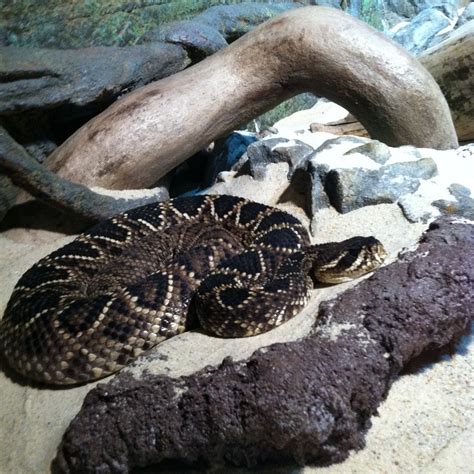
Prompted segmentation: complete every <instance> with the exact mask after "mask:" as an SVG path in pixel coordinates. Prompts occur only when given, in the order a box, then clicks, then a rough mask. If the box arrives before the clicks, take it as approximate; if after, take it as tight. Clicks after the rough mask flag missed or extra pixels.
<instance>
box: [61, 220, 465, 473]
mask: <svg viewBox="0 0 474 474" xmlns="http://www.w3.org/2000/svg"><path fill="white" fill-rule="evenodd" d="M473 243H474V226H472V225H468V224H461V223H452V222H450V221H449V220H448V219H446V218H445V219H443V220H439V221H437V222H436V223H434V224H432V225H431V230H430V232H428V233H427V234H426V235H425V237H424V238H423V239H422V243H421V245H420V246H419V248H418V249H417V250H416V251H415V252H413V253H408V254H405V255H404V256H403V257H402V259H401V260H400V261H399V262H397V263H394V264H392V265H389V266H387V267H385V268H383V269H381V270H379V271H378V272H377V273H376V274H375V275H374V277H372V278H371V279H369V280H366V281H365V282H363V283H361V284H360V285H358V286H357V287H355V288H354V289H352V290H349V291H347V292H346V293H345V294H344V295H342V296H340V297H339V298H337V299H335V300H333V301H331V302H328V303H325V304H324V305H323V306H322V307H321V308H320V311H319V316H320V317H319V319H318V320H317V322H316V324H315V327H314V329H313V332H312V334H310V335H309V336H308V337H306V338H304V339H302V340H300V341H296V342H291V343H285V344H276V345H273V346H270V347H268V348H265V349H262V350H260V351H257V352H256V353H254V354H253V355H252V356H251V357H250V359H248V360H246V361H244V362H239V363H233V362H232V361H231V360H226V361H224V362H223V363H222V365H221V366H219V367H218V368H207V369H204V370H203V371H201V372H200V373H197V374H195V375H192V376H188V377H182V378H179V379H171V378H168V377H163V376H152V375H150V376H148V377H147V376H145V377H144V380H136V379H132V378H131V377H130V376H127V375H119V376H118V377H116V378H115V379H114V381H113V382H112V383H109V384H106V385H99V386H98V387H97V388H95V389H94V390H92V391H91V392H90V393H89V394H88V396H87V397H86V399H85V402H84V405H83V407H82V409H81V411H80V413H79V415H78V416H77V417H76V418H75V419H74V421H73V422H72V423H71V425H70V427H69V429H68V431H67V432H66V434H65V436H64V438H63V441H62V444H61V446H60V448H59V451H58V457H57V460H56V464H55V467H56V468H57V469H58V470H59V471H61V472H104V473H105V472H125V471H127V470H128V469H131V468H132V467H136V466H147V465H152V464H155V463H159V462H161V461H163V460H165V459H171V460H183V461H185V462H196V461H197V460H201V461H207V462H209V463H212V464H215V463H219V462H227V463H231V464H237V465H255V464H259V463H262V462H265V461H269V460H279V461H282V460H287V461H291V460H293V461H296V462H298V463H300V464H305V463H321V462H335V461H340V460H342V459H344V458H346V457H347V455H348V451H349V450H350V449H359V448H361V447H362V446H363V444H364V434H365V432H366V431H367V429H368V428H369V427H370V424H371V422H370V417H371V416H372V415H374V414H375V413H376V411H377V407H378V405H379V404H380V402H381V401H382V400H383V399H384V398H385V397H386V395H387V392H388V390H389V388H390V386H391V384H392V382H393V380H394V379H395V378H396V376H397V375H398V374H399V373H400V371H401V370H402V368H403V367H405V366H406V365H407V364H408V363H409V362H410V361H411V360H412V359H414V358H416V357H417V356H419V355H420V354H422V353H424V352H425V351H433V350H438V349H440V348H442V347H444V346H446V345H447V344H448V343H450V342H451V341H453V340H455V339H457V338H459V337H460V336H461V335H462V333H463V332H464V331H465V330H466V327H467V326H468V324H469V322H470V319H471V317H472V304H473V302H474V301H473V299H474V292H473V289H472V283H473V280H474V268H473V267H472V265H471V264H470V261H472V258H473V257H474V255H473V250H472V249H473Z"/></svg>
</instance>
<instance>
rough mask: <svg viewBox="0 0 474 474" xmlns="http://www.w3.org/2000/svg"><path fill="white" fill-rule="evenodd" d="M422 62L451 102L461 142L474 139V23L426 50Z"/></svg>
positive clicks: (450, 105)
mask: <svg viewBox="0 0 474 474" xmlns="http://www.w3.org/2000/svg"><path fill="white" fill-rule="evenodd" d="M419 60H420V62H421V64H423V66H425V67H426V69H428V71H429V72H430V73H431V75H432V76H433V77H434V78H435V80H436V82H437V83H438V84H439V86H440V88H441V90H442V91H443V94H444V95H445V97H446V100H447V101H448V104H449V108H450V109H451V114H452V116H453V121H454V126H455V127H456V132H457V134H458V139H459V140H460V141H465V140H474V22H472V21H470V22H468V23H466V24H465V25H463V26H461V27H460V28H459V29H457V30H456V31H455V32H454V33H453V34H452V35H450V36H449V37H448V38H447V39H446V40H444V41H443V42H442V43H439V44H437V45H436V46H433V47H432V48H430V49H428V50H426V51H425V52H424V53H423V54H422V55H421V56H420V57H419Z"/></svg>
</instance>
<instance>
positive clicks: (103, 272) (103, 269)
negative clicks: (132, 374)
mask: <svg viewBox="0 0 474 474" xmlns="http://www.w3.org/2000/svg"><path fill="white" fill-rule="evenodd" d="M384 256H385V252H384V250H383V247H382V245H381V244H380V242H378V241H377V240H376V239H374V238H373V237H354V238H352V239H349V240H346V241H344V242H341V243H328V244H321V245H310V240H309V237H308V233H307V231H306V229H305V228H304V227H303V225H302V224H301V222H300V221H299V220H297V219H296V218H295V217H293V216H291V215H290V214H288V213H286V212H283V211H281V210H279V209H276V208H272V207H268V206H265V205H263V204H259V203H256V202H252V201H248V200H245V199H241V198H237V197H233V196H195V197H183V198H177V199H174V200H170V201H167V202H164V203H157V204H151V205H147V206H144V207H140V208H137V209H133V210H131V211H128V212H126V213H124V214H120V215H118V216H116V217H114V218H112V219H109V220H107V221H105V222H102V223H100V224H98V225H97V226H95V227H93V228H92V229H90V230H89V231H88V232H86V233H84V234H82V235H80V236H79V237H77V238H76V239H75V240H74V241H73V242H71V243H70V244H68V245H65V246H64V247H62V248H60V249H59V250H56V251H55V252H53V253H51V254H50V255H48V256H47V257H45V258H43V259H42V260H40V261H39V262H38V263H36V264H35V265H34V266H33V267H32V268H31V269H30V270H28V271H27V272H26V273H25V274H24V275H23V276H22V277H21V279H20V280H19V282H18V284H17V285H16V287H15V289H14V291H13V294H12V296H11V299H10V301H9V303H8V305H7V308H6V311H5V315H4V317H3V319H2V321H1V323H0V351H1V352H2V354H3V356H4V358H5V359H6V361H7V362H8V364H9V365H10V366H11V367H12V368H13V369H15V370H16V371H17V372H19V373H21V374H23V375H24V376H26V377H28V378H30V379H33V380H37V381H41V382H46V383H49V384H71V383H78V382H85V381H90V380H94V379H97V378H100V377H103V376H105V375H108V374H111V373H113V372H115V371H117V370H119V369H121V368H122V367H124V366H125V365H127V364H128V363H129V362H131V361H132V360H134V359H135V358H136V357H138V356H139V355H140V354H142V353H143V352H144V351H147V350H149V349H150V348H152V347H153V346H155V345H156V344H158V343H159V342H161V341H163V340H165V339H167V338H169V337H172V336H175V335H177V334H179V333H181V332H183V331H185V330H186V329H188V328H191V327H194V326H195V325H196V324H197V323H199V324H200V326H201V327H202V328H204V330H205V331H207V332H208V333H210V334H214V335H217V336H221V337H243V336H252V335H255V334H259V333H262V332H265V331H268V330H270V329H272V328H274V327H276V326H279V325H280V324H282V323H284V322H285V321H287V320H288V319H290V318H291V317H293V316H294V315H296V314H297V313H298V312H299V311H301V309H302V308H303V307H304V306H305V304H306V303H307V301H308V298H309V296H310V292H311V290H312V288H313V279H312V278H311V276H310V273H311V272H312V276H313V278H316V279H318V280H320V281H322V282H326V283H327V282H329V283H337V282H340V281H344V280H347V279H351V278H355V277H358V276H360V275H362V274H364V273H367V272H370V271H372V270H374V269H375V268H376V267H378V266H379V265H380V263H381V262H382V260H383V258H384Z"/></svg>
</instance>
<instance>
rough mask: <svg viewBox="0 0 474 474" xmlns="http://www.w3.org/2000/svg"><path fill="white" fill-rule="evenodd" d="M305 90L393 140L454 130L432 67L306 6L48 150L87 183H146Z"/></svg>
mask: <svg viewBox="0 0 474 474" xmlns="http://www.w3.org/2000/svg"><path fill="white" fill-rule="evenodd" d="M303 91H311V92H314V93H315V94H318V95H322V96H325V97H327V98H329V99H331V100H333V101H334V102H336V103H338V104H340V105H342V106H344V107H346V108H347V109H349V111H350V112H352V113H353V115H355V116H356V117H357V118H358V119H359V120H360V122H361V123H362V124H363V125H364V126H365V128H366V129H367V130H368V132H369V133H370V135H371V136H372V137H373V138H377V139H379V140H381V141H383V142H385V143H387V144H389V145H392V146H396V145H404V144H412V145H415V146H420V147H432V148H442V149H446V148H450V147H456V146H457V138H456V133H455V130H454V126H453V123H452V120H451V116H450V113H449V108H448V105H447V103H446V101H445V99H444V97H443V95H442V93H441V91H440V89H439V87H438V85H437V84H436V82H435V81H434V79H433V78H432V77H431V76H430V74H429V73H428V72H427V71H426V70H425V69H424V68H423V67H422V66H421V65H420V64H419V63H418V62H417V61H416V60H415V59H414V58H412V57H411V56H410V55H409V54H408V53H407V52H406V51H404V50H403V49H402V48H401V47H400V46H398V45H396V44H394V43H393V42H392V41H391V40H389V39H388V38H386V37H385V36H383V35H382V34H380V33H378V32H377V31H375V30H373V29H372V28H371V27H369V26H367V25H366V24H365V23H362V22H361V21H359V20H357V19H355V18H353V17H351V16H350V15H347V14H345V13H342V12H340V11H338V10H335V9H331V8H323V7H307V8H301V9H297V10H294V11H291V12H289V13H285V14H283V15H281V16H279V17H277V18H275V19H274V20H272V21H269V22H267V23H265V24H263V25H261V26H260V27H258V28H256V29H255V30H254V31H252V32H251V33H249V34H247V35H245V36H243V37H242V38H240V39H239V40H237V41H236V42H234V43H233V44H232V45H231V46H229V47H228V48H226V49H224V50H222V51H220V52H218V53H217V54H215V55H213V56H211V57H210V58H207V59H206V60H204V61H202V62H201V63H199V64H197V65H195V66H193V67H191V68H189V69H186V70H184V71H181V72H180V73H178V74H176V75H174V76H171V77H169V78H166V79H163V80H161V81H158V82H155V83H153V84H149V85H148V86H146V87H143V88H141V89H139V90H136V91H134V92H133V93H131V94H129V95H128V96H126V97H124V98H123V99H120V100H119V101H117V102H116V103H115V104H114V105H112V106H111V107H109V108H108V109H107V110H106V111H104V112H103V113H102V114H100V115H98V116H97V117H95V118H94V119H93V120H91V121H90V122H89V123H87V124H86V125H84V126H83V127H82V128H81V129H79V130H78V131H77V132H76V133H75V134H74V135H73V136H72V137H71V138H70V139H69V140H67V141H66V142H65V143H64V144H63V145H61V146H60V147H59V148H58V149H57V150H56V151H55V152H54V153H53V154H52V155H51V156H50V158H49V159H48V166H49V167H50V169H52V170H54V171H57V172H58V173H59V174H60V175H61V176H63V177H65V178H68V179H73V180H76V181H79V182H81V183H85V184H89V185H90V184H92V185H100V186H104V187H107V188H115V189H122V188H139V187H145V186H149V185H152V184H153V183H154V182H156V180H157V179H158V178H160V177H161V176H163V175H164V174H165V173H166V172H167V171H169V170H170V169H172V168H173V167H175V166H176V165H177V164H179V163H180V162H182V161H184V160H185V159H186V158H188V157H189V156H191V155H192V154H193V153H194V152H196V151H197V150H200V149H202V148H204V147H205V146H206V145H207V144H208V143H210V142H211V141H213V140H214V139H215V138H216V137H219V136H221V135H223V134H225V133H227V132H229V131H230V130H232V129H233V128H235V127H237V126H239V125H241V124H243V123H245V122H247V121H248V120H250V119H251V118H252V117H255V116H257V115H259V114H261V113H262V112H264V111H266V110H268V109H270V108H272V107H273V106H275V105H276V104H278V103H279V102H282V101H283V100H285V99H288V98H289V97H291V96H293V95H295V94H298V93H300V92H303Z"/></svg>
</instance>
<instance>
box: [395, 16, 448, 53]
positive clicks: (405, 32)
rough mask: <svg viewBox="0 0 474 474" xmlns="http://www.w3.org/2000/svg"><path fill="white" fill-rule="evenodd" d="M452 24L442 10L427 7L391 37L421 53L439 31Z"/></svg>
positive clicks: (407, 47) (405, 46) (408, 48)
mask: <svg viewBox="0 0 474 474" xmlns="http://www.w3.org/2000/svg"><path fill="white" fill-rule="evenodd" d="M450 24H451V23H450V21H449V18H448V17H447V16H446V15H445V14H443V13H442V12H441V11H440V10H438V9H436V8H427V9H426V10H423V11H422V12H421V13H419V14H418V15H417V16H416V17H415V18H413V20H412V21H411V22H410V23H409V24H408V25H406V26H405V27H403V28H401V29H400V30H398V31H397V32H396V33H395V34H393V35H391V37H392V39H393V40H394V41H396V42H397V43H399V44H401V45H402V46H403V47H404V48H405V49H407V50H408V51H410V52H411V53H413V54H419V53H421V52H422V51H424V50H425V49H426V48H427V47H428V46H429V45H430V43H431V41H432V39H433V37H434V36H435V35H436V34H437V33H438V32H439V31H441V30H443V29H444V28H446V27H447V26H449V25H450Z"/></svg>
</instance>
